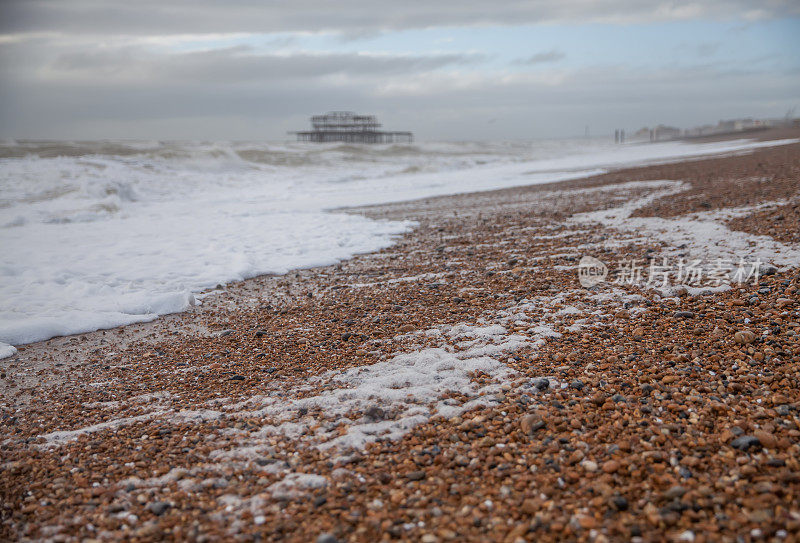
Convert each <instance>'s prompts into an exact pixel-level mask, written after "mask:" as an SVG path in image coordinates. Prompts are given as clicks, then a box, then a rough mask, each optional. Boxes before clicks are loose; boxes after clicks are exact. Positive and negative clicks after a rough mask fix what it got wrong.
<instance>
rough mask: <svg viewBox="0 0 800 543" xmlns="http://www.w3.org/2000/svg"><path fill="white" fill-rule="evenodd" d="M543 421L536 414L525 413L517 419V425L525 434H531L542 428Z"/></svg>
mask: <svg viewBox="0 0 800 543" xmlns="http://www.w3.org/2000/svg"><path fill="white" fill-rule="evenodd" d="M544 426H545V424H544V421H543V420H542V419H541V418H540V417H539V416H537V415H525V416H524V417H522V419H520V421H519V427H520V429H521V430H522V431H523V433H525V434H528V435H530V434H532V433H533V432H535V431H537V430H539V429H541V428H544Z"/></svg>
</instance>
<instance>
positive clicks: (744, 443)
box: [731, 435, 761, 451]
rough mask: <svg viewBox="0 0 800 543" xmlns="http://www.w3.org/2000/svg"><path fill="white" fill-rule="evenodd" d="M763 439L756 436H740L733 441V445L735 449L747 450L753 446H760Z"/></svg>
mask: <svg viewBox="0 0 800 543" xmlns="http://www.w3.org/2000/svg"><path fill="white" fill-rule="evenodd" d="M760 446H761V441H759V439H758V438H757V437H755V436H746V435H743V436H739V437H737V438H736V439H734V440H733V441H731V447H733V448H734V449H739V450H740V451H746V450H748V449H750V448H752V447H760Z"/></svg>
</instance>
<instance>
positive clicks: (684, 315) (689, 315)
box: [672, 311, 694, 319]
mask: <svg viewBox="0 0 800 543" xmlns="http://www.w3.org/2000/svg"><path fill="white" fill-rule="evenodd" d="M672 316H673V317H675V318H677V319H693V318H694V312H693V311H676V312H675V313H673V314H672Z"/></svg>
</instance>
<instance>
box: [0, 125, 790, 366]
mask: <svg viewBox="0 0 800 543" xmlns="http://www.w3.org/2000/svg"><path fill="white" fill-rule="evenodd" d="M778 143H780V142H767V143H763V142H753V141H748V140H737V141H727V142H718V143H703V144H697V143H683V142H663V143H646V144H623V145H619V144H615V143H613V141H608V140H601V139H559V140H535V141H501V142H431V143H414V144H394V145H352V144H336V143H330V144H313V143H286V142H273V143H263V142H207V141H191V142H190V141H23V140H6V141H0V357H2V356H9V355H11V354H13V353H14V348H13V347H12V346H13V345H20V344H25V343H31V342H36V341H41V340H45V339H48V338H51V337H54V336H61V335H69V334H76V333H82V332H88V331H92V330H98V329H106V328H112V327H116V326H120V325H126V324H131V323H136V322H143V321H150V320H153V319H155V318H157V317H158V316H159V315H164V314H168V313H175V312H179V311H184V310H186V309H188V308H190V307H192V306H193V305H195V304H198V303H201V298H202V294H203V293H204V292H207V291H208V290H209V289H212V288H214V287H216V286H217V285H219V284H225V283H229V282H232V281H239V280H243V279H247V278H250V277H254V276H257V275H261V274H284V273H287V272H288V271H289V270H292V269H299V268H309V267H315V266H322V265H327V264H332V263H335V262H338V261H341V260H344V259H347V258H350V257H352V256H353V255H355V254H359V253H366V252H370V251H375V250H379V249H381V248H385V247H387V246H390V245H391V244H392V243H393V242H394V241H395V240H396V239H397V237H398V236H399V235H400V234H403V233H404V232H407V231H409V230H410V229H412V228H413V227H414V223H413V222H411V221H389V220H371V219H367V218H365V217H362V216H360V215H355V214H347V213H340V212H334V210H336V209H337V208H340V207H343V206H358V205H366V204H377V203H387V202H396V201H404V200H413V199H419V198H426V197H432V196H439V195H446V194H455V193H464V192H474V191H484V190H492V189H498V188H504V187H513V186H521V185H530V184H539V183H549V182H554V181H562V180H567V179H576V178H580V177H587V176H591V175H594V174H598V173H602V172H605V171H608V170H609V169H613V168H619V167H624V166H632V165H640V164H652V163H659V162H668V161H674V160H680V159H684V158H687V157H697V156H704V155H719V154H728V153H743V152H748V151H749V150H750V149H753V148H755V147H759V146H764V145H775V144H778Z"/></svg>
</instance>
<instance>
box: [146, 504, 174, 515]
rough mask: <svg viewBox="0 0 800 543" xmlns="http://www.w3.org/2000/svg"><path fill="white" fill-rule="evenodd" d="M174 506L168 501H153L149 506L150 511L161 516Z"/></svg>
mask: <svg viewBox="0 0 800 543" xmlns="http://www.w3.org/2000/svg"><path fill="white" fill-rule="evenodd" d="M170 507H172V506H171V505H170V504H168V503H167V502H153V503H151V504H149V505H148V506H147V509H148V511H150V512H151V513H153V514H154V515H158V516H161V515H163V514H164V513H165V512H166V511H167V509H169V508H170Z"/></svg>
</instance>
